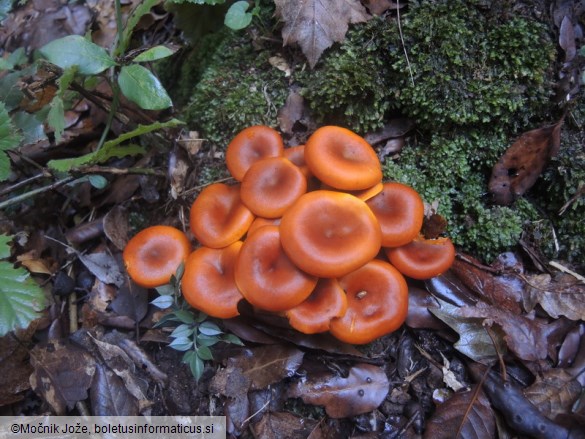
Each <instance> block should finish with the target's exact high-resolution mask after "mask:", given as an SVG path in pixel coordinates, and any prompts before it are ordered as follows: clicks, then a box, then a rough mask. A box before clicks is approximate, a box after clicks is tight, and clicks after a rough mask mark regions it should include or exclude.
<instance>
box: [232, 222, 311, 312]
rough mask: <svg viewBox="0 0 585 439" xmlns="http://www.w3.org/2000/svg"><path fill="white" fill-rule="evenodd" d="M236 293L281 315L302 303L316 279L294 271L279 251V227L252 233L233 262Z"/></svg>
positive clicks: (268, 227)
mask: <svg viewBox="0 0 585 439" xmlns="http://www.w3.org/2000/svg"><path fill="white" fill-rule="evenodd" d="M235 279H236V285H237V286H238V289H239V290H240V291H241V293H242V295H243V296H244V297H245V298H246V300H247V301H248V302H250V303H251V304H252V305H254V306H256V307H257V308H260V309H262V310H265V311H272V312H280V311H286V310H287V309H290V308H293V307H295V306H297V305H298V304H300V303H301V302H303V301H304V300H305V299H306V298H307V297H309V295H310V294H311V291H313V289H314V288H315V285H316V284H317V278H316V277H314V276H311V275H309V274H307V273H305V272H303V271H301V270H300V269H299V268H297V267H296V266H295V265H294V264H293V263H292V262H291V261H290V259H289V258H288V256H287V255H286V254H285V253H284V251H283V250H282V246H281V245H280V233H279V230H278V226H264V227H261V228H259V229H258V230H256V231H255V232H254V233H252V234H251V235H250V236H248V238H247V239H246V241H245V242H244V245H243V246H242V249H241V250H240V256H239V257H238V261H237V262H236V270H235Z"/></svg>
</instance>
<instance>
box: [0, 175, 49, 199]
mask: <svg viewBox="0 0 585 439" xmlns="http://www.w3.org/2000/svg"><path fill="white" fill-rule="evenodd" d="M50 176H51V175H50V174H45V173H43V172H41V173H40V174H36V175H33V176H32V177H29V178H26V179H24V180H22V181H19V182H17V183H14V184H13V185H12V186H8V187H7V188H4V189H2V190H1V191H0V196H2V195H6V194H9V193H10V192H12V191H15V190H16V189H19V188H21V187H22V186H26V185H27V184H29V183H33V182H35V181H37V180H40V179H41V178H46V177H50Z"/></svg>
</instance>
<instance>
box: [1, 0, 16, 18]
mask: <svg viewBox="0 0 585 439" xmlns="http://www.w3.org/2000/svg"><path fill="white" fill-rule="evenodd" d="M13 3H14V1H13V0H0V22H2V21H3V20H4V19H5V18H6V17H8V14H9V13H10V11H11V10H12V4H13Z"/></svg>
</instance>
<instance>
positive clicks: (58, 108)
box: [47, 96, 65, 143]
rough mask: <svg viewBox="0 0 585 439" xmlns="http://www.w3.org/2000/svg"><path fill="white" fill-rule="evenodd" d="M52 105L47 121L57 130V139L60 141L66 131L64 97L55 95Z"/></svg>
mask: <svg viewBox="0 0 585 439" xmlns="http://www.w3.org/2000/svg"><path fill="white" fill-rule="evenodd" d="M50 107H51V109H50V110H49V114H47V123H48V124H49V126H50V127H51V128H53V130H54V131H55V141H56V142H57V143H59V142H60V141H61V139H62V138H63V132H64V131H65V108H64V105H63V99H61V97H60V96H55V97H54V98H53V100H52V101H51V104H50Z"/></svg>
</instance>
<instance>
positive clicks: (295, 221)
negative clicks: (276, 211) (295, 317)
mask: <svg viewBox="0 0 585 439" xmlns="http://www.w3.org/2000/svg"><path fill="white" fill-rule="evenodd" d="M280 240H281V242H282V247H283V248H284V251H285V252H286V254H287V255H288V257H289V258H290V259H291V260H292V261H293V263H294V264H295V265H296V266H297V267H299V268H300V269H301V270H303V271H306V272H307V273H309V274H312V275H314V276H318V277H339V276H343V275H344V274H347V273H349V272H351V271H353V270H355V269H357V268H359V267H361V266H362V265H364V264H365V263H366V262H368V261H370V260H371V259H373V258H374V257H375V256H376V255H377V254H378V252H379V250H380V246H381V232H380V225H379V224H378V220H376V217H375V216H374V214H373V213H372V211H371V210H370V208H369V207H368V206H367V204H366V203H365V202H363V201H361V200H359V199H358V198H356V197H354V196H353V195H349V194H346V193H343V192H335V191H322V190H320V191H314V192H309V193H306V194H305V195H303V196H301V197H300V198H299V199H298V200H297V202H296V203H295V204H293V205H292V206H291V207H290V208H289V209H288V210H287V211H286V212H285V213H284V215H283V216H282V220H281V222H280Z"/></svg>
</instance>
